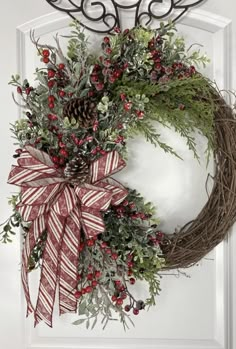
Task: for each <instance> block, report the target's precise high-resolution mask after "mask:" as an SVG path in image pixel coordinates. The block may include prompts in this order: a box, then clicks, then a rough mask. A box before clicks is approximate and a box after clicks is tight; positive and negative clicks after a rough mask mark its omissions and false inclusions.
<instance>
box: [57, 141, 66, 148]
mask: <svg viewBox="0 0 236 349" xmlns="http://www.w3.org/2000/svg"><path fill="white" fill-rule="evenodd" d="M58 145H59V147H60V148H65V147H66V145H65V143H63V142H62V141H60V142H59V143H58Z"/></svg>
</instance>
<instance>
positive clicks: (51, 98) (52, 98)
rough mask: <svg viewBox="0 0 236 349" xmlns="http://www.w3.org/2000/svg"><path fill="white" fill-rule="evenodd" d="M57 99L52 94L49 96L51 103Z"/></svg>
mask: <svg viewBox="0 0 236 349" xmlns="http://www.w3.org/2000/svg"><path fill="white" fill-rule="evenodd" d="M54 101H55V97H54V96H53V95H50V96H48V102H49V103H50V102H52V103H53V102H54Z"/></svg>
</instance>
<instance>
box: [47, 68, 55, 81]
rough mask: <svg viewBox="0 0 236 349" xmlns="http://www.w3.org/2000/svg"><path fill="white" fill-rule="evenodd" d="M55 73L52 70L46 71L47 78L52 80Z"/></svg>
mask: <svg viewBox="0 0 236 349" xmlns="http://www.w3.org/2000/svg"><path fill="white" fill-rule="evenodd" d="M55 74H56V72H55V71H54V70H52V69H49V70H48V77H49V78H50V79H51V78H54V76H55Z"/></svg>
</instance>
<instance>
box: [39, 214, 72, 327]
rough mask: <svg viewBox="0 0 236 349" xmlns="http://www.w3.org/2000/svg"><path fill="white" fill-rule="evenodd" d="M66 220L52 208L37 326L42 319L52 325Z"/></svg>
mask: <svg viewBox="0 0 236 349" xmlns="http://www.w3.org/2000/svg"><path fill="white" fill-rule="evenodd" d="M64 222H65V219H64V218H62V217H60V216H58V215H57V214H56V213H55V212H54V211H53V210H50V212H49V213H48V216H47V221H46V229H47V233H48V235H47V241H46V245H45V249H44V253H43V265H42V271H41V278H40V285H39V292H38V299H37V304H36V309H35V313H34V317H35V326H36V325H37V324H38V323H39V322H40V321H44V322H45V323H46V324H47V325H48V326H49V327H52V314H53V308H54V302H55V295H56V287H57V280H58V272H59V270H58V269H59V264H60V263H59V257H60V249H61V241H62V236H63V232H64Z"/></svg>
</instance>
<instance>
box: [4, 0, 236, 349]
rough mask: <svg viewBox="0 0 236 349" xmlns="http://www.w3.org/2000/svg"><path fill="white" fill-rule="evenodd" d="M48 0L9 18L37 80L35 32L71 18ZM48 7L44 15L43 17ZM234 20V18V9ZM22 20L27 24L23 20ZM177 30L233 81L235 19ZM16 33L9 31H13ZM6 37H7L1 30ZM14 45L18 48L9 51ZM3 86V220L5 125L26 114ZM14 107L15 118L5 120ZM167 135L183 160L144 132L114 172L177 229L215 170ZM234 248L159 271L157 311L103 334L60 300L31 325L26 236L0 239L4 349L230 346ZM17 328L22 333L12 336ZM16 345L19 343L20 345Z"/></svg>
mask: <svg viewBox="0 0 236 349" xmlns="http://www.w3.org/2000/svg"><path fill="white" fill-rule="evenodd" d="M218 2H220V1H219V0H218ZM42 3H43V2H40V5H39V4H38V2H37V5H36V7H37V10H38V11H36V9H33V8H32V9H31V10H30V11H28V13H27V16H28V18H27V19H33V18H35V19H34V20H32V21H31V22H27V23H26V24H22V23H25V18H26V16H25V14H23V12H24V11H23V10H21V9H19V14H21V12H22V20H19V17H18V21H16V20H15V21H12V24H11V25H13V26H14V28H16V26H17V31H16V33H17V35H16V38H17V53H16V57H17V66H18V71H19V73H20V75H21V76H23V77H24V76H27V77H28V78H29V79H30V80H31V81H33V72H34V69H35V67H36V66H38V65H39V60H38V57H37V55H36V54H35V49H34V46H33V45H32V43H31V42H30V35H29V32H30V29H34V30H35V35H36V37H40V38H41V39H40V41H41V42H42V43H52V36H53V34H54V35H55V34H56V33H57V32H58V33H59V34H61V33H63V34H65V33H66V32H68V23H69V19H68V18H67V17H66V16H65V15H64V14H61V13H55V12H54V13H51V14H48V13H49V12H51V9H50V8H49V7H46V6H42ZM26 4H28V1H22V8H24V6H25V5H26ZM211 12H212V11H211ZM43 13H47V14H46V15H44V16H40V15H42V14H43ZM228 18H231V16H230V12H229V15H228ZM18 24H21V25H19V26H18ZM131 25H132V15H131V14H129V15H128V16H127V15H126V18H125V24H124V27H128V26H131ZM7 26H8V27H9V26H10V24H7V23H6V27H7ZM178 28H179V30H180V32H181V33H182V34H183V35H184V36H185V37H186V41H187V42H189V43H193V42H197V43H200V44H202V45H204V48H203V51H205V52H206V54H207V55H208V56H209V57H210V58H211V65H209V67H208V68H207V70H206V71H205V72H204V74H207V75H208V76H209V77H211V78H213V79H215V80H216V81H217V83H218V85H219V86H220V87H221V88H225V89H228V88H231V86H232V85H231V76H230V71H231V62H230V56H231V46H230V40H229V38H230V37H231V20H230V19H227V18H223V17H219V16H216V15H214V14H212V13H210V12H205V11H203V10H202V9H197V10H193V11H192V12H190V13H189V14H188V15H187V16H186V17H185V18H184V19H182V21H181V23H180V24H179V25H178ZM1 35H3V34H1ZM89 35H90V34H89ZM3 36H4V35H3ZM11 37H12V38H13V32H12V28H11ZM4 40H6V39H5V36H4ZM96 40H97V36H96V35H90V41H91V42H92V43H94V41H96ZM13 41H14V40H13ZM62 42H63V40H62ZM4 44H5V46H4V47H7V46H8V43H5V42H4ZM63 45H64V46H65V44H63ZM12 52H13V53H14V51H13V50H12ZM7 58H8V57H6V58H4V59H3V64H4V65H7V68H8V69H7V72H8V73H9V71H10V72H12V73H14V67H15V64H14V62H12V60H11V59H10V60H9V62H8V60H7ZM10 65H11V66H10ZM4 74H6V72H5V73H4ZM4 77H6V76H5V75H4ZM9 77H10V74H9V76H8V77H6V78H7V79H9ZM0 83H1V90H3V91H5V90H6V87H5V86H6V79H4V80H2V81H1V82H0ZM7 93H8V95H7V97H6V99H4V100H3V101H4V104H3V105H4V115H7V117H6V118H5V119H4V123H3V127H2V128H1V129H0V132H1V144H2V149H1V152H2V163H4V171H3V172H2V173H1V174H0V175H1V177H0V178H1V188H2V189H1V190H2V191H1V194H2V195H1V197H0V199H1V207H2V210H1V213H2V214H1V219H2V220H3V219H4V215H5V216H8V214H9V210H7V208H6V199H5V198H6V197H7V196H9V193H10V192H11V191H12V188H9V186H7V185H6V184H5V181H6V177H7V174H8V169H9V168H10V164H11V163H12V159H11V156H10V154H11V153H13V146H12V140H11V139H10V136H9V131H8V122H9V121H10V122H14V120H15V119H16V118H17V117H19V116H20V112H19V111H18V112H17V110H16V108H15V107H14V106H12V105H13V102H12V101H11V99H10V98H9V94H10V89H7ZM9 110H10V113H9ZM8 114H10V115H11V116H10V117H9V118H8ZM6 119H7V120H6ZM163 137H164V139H165V140H166V141H167V142H169V143H170V144H172V145H173V146H174V147H175V149H176V150H177V152H179V153H180V154H181V155H183V156H184V160H185V161H184V162H181V161H180V160H177V159H174V158H173V157H170V156H168V155H166V154H163V153H162V151H159V150H157V149H154V150H153V149H152V147H150V145H148V144H146V143H145V142H144V141H143V140H142V139H135V140H134V141H132V142H130V143H129V151H130V153H131V160H130V163H129V165H128V169H127V170H126V171H124V172H123V173H122V174H119V176H118V177H117V178H119V180H121V181H122V182H123V183H126V184H128V185H129V186H133V187H135V188H137V189H138V190H140V191H141V192H142V194H144V195H145V197H146V198H147V200H152V201H153V202H154V203H155V204H156V205H157V208H158V215H159V217H160V218H161V220H162V221H163V224H164V228H165V229H166V230H168V231H172V230H173V229H174V228H175V227H176V226H178V225H179V226H181V225H182V224H184V223H186V222H187V221H188V220H190V219H192V218H194V216H195V215H196V214H197V213H198V212H199V211H200V209H201V207H202V206H203V205H204V203H205V202H206V200H207V195H206V192H205V181H206V177H207V174H208V172H209V171H212V164H211V166H210V167H209V168H208V169H207V170H206V167H205V163H204V154H203V152H202V163H201V165H199V164H198V163H197V162H196V161H194V160H193V159H192V154H191V153H190V152H189V151H188V150H187V149H186V146H185V142H184V141H183V140H182V139H181V138H180V137H178V136H177V135H176V134H175V133H174V132H173V131H167V130H163ZM6 147H7V152H6V151H5V149H6ZM203 148H204V141H203V140H202V139H199V149H200V151H202V149H203ZM146 159H148V160H146ZM140 163H142V164H143V163H144V164H145V166H146V167H148V168H150V171H148V173H149V174H150V177H148V179H147V178H146V173H147V171H146V172H145V171H142V169H141V166H140V165H139V164H140ZM153 163H155V165H153ZM156 164H157V165H156ZM143 167H144V166H143ZM154 174H155V176H154ZM154 177H155V178H154ZM157 184H158V185H157ZM150 188H151V189H150ZM19 235H20V234H19ZM233 239H234V241H233ZM234 246H235V238H232V239H231V241H230V243H229V242H224V243H223V244H221V245H220V246H218V247H217V248H216V249H215V250H214V251H213V252H212V253H211V254H210V255H209V256H208V258H206V259H205V260H203V261H202V262H200V263H199V265H198V266H196V267H194V268H191V269H189V270H187V271H184V272H185V273H187V276H190V277H185V276H184V275H181V274H180V275H177V274H176V275H175V276H173V275H167V276H163V279H162V285H161V286H162V292H161V295H160V297H159V298H158V299H157V306H156V308H153V309H152V310H150V311H149V312H145V313H143V314H141V315H140V316H139V317H137V318H135V324H136V326H135V328H130V330H129V331H127V332H126V333H125V332H123V328H122V326H121V325H120V324H118V323H115V322H114V323H112V324H109V325H108V327H107V329H106V330H105V331H103V330H102V328H101V327H99V326H97V327H95V329H94V330H93V331H90V330H86V329H85V328H84V327H83V326H81V327H74V326H72V325H71V322H72V321H73V320H75V319H77V316H76V315H65V316H63V317H61V318H59V317H58V315H57V311H56V310H57V307H55V308H56V310H55V317H54V328H53V329H50V328H48V327H46V326H45V325H44V324H39V326H38V327H37V328H36V329H33V319H32V318H29V319H28V320H25V319H24V312H25V304H24V300H23V295H22V291H21V287H20V273H19V269H20V267H19V262H20V238H19V236H18V237H17V238H16V241H15V243H14V244H13V245H10V246H7V247H3V246H0V249H1V252H0V262H1V267H0V268H1V269H0V273H1V274H0V276H1V280H3V287H1V291H0V295H1V300H0V302H1V313H2V314H1V315H0V325H1V326H0V344H1V347H2V348H4V349H5V348H6V349H8V348H9V349H13V348H19V349H26V348H27V349H31V348H34V349H43V348H44V349H46V348H47V349H49V348H54V349H59V348H61V349H62V348H63V349H72V348H73V349H75V348H78V349H79V348H80V349H85V348H89V349H92V348H105V349H106V348H107V349H108V348H109V349H110V348H111V349H112V348H121V349H122V348H123V349H129V348H130V349H131V348H140V349H141V348H143V349H144V348H145V349H149V348H153V349H154V348H155V349H170V348H172V349H177V348H178V349H182V348H186V349H187V348H188V349H191V348H195V349H205V348H209V349H216V348H222V349H231V348H233V346H231V345H233V344H232V343H231V344H230V341H231V340H232V338H231V332H230V331H229V329H230V328H231V327H230V325H231V323H232V319H233V316H235V314H236V313H235V312H234V313H233V312H232V309H231V301H232V296H231V295H232V292H233V282H234V281H235V280H234V279H233V278H232V273H233V270H232V262H233V260H232V259H231V256H232V258H233V255H234V254H233V252H234ZM37 280H38V275H37V273H33V274H32V275H31V288H32V292H33V293H34V295H36V291H37V287H36V284H37ZM136 292H137V294H138V295H139V296H140V297H142V295H143V293H145V290H143V287H140V285H137V288H136ZM229 320H230V323H229ZM12 331H13V332H14V333H15V334H16V336H12V333H13V332H12ZM19 343H22V344H21V346H20V344H19Z"/></svg>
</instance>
